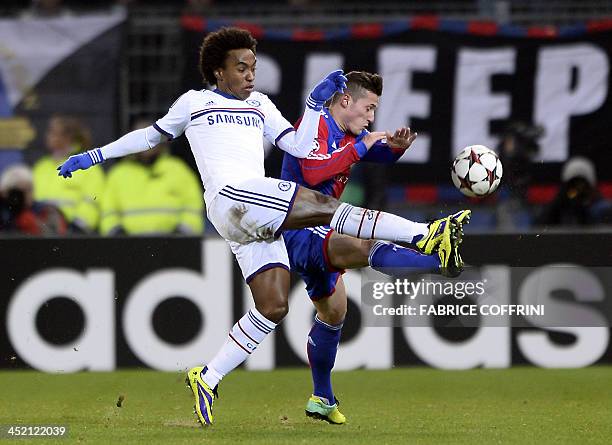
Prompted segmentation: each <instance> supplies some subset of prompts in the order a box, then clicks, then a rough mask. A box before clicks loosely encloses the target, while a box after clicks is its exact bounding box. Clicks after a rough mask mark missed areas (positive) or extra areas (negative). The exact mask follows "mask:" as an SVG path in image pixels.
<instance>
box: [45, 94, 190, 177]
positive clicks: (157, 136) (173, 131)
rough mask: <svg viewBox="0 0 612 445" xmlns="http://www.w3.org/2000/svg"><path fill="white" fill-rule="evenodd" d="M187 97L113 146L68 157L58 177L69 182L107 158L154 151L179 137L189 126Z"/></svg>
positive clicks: (113, 143)
mask: <svg viewBox="0 0 612 445" xmlns="http://www.w3.org/2000/svg"><path fill="white" fill-rule="evenodd" d="M189 118H190V113H189V93H185V94H183V95H182V96H181V97H179V98H178V99H177V100H176V102H174V103H173V104H172V106H171V107H170V109H169V110H168V113H166V115H165V116H164V117H162V118H161V119H160V120H158V121H157V122H156V123H155V124H153V125H151V126H149V127H147V128H141V129H138V130H134V131H131V132H129V133H127V134H126V135H124V136H121V137H120V138H119V139H117V140H116V141H114V142H111V143H110V144H108V145H105V146H104V147H100V148H94V149H93V150H89V151H87V152H85V153H79V154H78V155H74V156H70V157H69V158H68V160H67V161H66V162H64V163H63V164H62V165H60V166H59V167H58V168H57V169H58V170H59V173H58V175H59V176H63V177H64V178H71V177H72V172H74V171H76V170H86V169H88V168H89V167H91V166H92V165H96V164H100V163H102V162H104V161H106V160H107V159H109V158H119V157H121V156H126V155H129V154H132V153H138V152H141V151H145V150H148V149H150V148H153V147H155V146H156V145H157V144H159V143H160V142H162V140H165V139H166V138H169V139H172V138H173V137H177V136H179V135H180V134H182V133H183V131H184V129H185V126H186V125H187V123H188V122H189Z"/></svg>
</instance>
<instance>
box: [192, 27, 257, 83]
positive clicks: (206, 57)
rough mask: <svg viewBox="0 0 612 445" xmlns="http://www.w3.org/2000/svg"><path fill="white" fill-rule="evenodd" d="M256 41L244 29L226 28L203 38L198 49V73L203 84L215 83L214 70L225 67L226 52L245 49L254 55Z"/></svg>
mask: <svg viewBox="0 0 612 445" xmlns="http://www.w3.org/2000/svg"><path fill="white" fill-rule="evenodd" d="M256 46H257V40H255V38H253V36H252V35H251V33H250V32H249V31H247V30H245V29H240V28H232V27H226V28H221V29H220V30H218V31H215V32H211V33H209V34H207V35H206V37H204V40H203V42H202V46H201V47H200V72H201V73H202V77H203V79H204V81H205V82H208V83H209V84H210V85H214V84H216V83H217V79H216V78H215V70H216V69H218V68H222V67H223V66H224V65H225V59H226V57H227V52H228V51H231V50H233V49H243V48H247V49H250V50H251V51H253V53H254V54H255V47H256Z"/></svg>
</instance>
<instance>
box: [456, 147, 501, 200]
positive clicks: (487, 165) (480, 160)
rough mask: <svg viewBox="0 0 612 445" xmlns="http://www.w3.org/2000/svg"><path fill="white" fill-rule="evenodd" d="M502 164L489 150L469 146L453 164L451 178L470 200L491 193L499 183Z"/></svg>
mask: <svg viewBox="0 0 612 445" xmlns="http://www.w3.org/2000/svg"><path fill="white" fill-rule="evenodd" d="M502 174H503V167H502V163H501V161H500V160H499V157H498V156H497V153H495V152H494V151H493V150H491V149H490V148H487V147H485V146H484V145H470V146H468V147H465V148H464V149H463V150H461V153H459V154H458V155H457V157H456V158H455V161H454V162H453V167H452V169H451V178H452V180H453V184H455V187H457V188H458V189H459V191H460V192H461V193H463V194H464V195H466V196H469V197H471V198H475V197H483V196H487V195H490V194H491V193H493V192H494V191H495V190H496V189H497V187H498V186H499V183H500V182H501V178H502Z"/></svg>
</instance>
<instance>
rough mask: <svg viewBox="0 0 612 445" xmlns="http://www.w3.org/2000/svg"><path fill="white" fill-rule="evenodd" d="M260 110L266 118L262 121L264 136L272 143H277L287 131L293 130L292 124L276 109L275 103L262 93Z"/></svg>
mask: <svg viewBox="0 0 612 445" xmlns="http://www.w3.org/2000/svg"><path fill="white" fill-rule="evenodd" d="M262 102H263V104H262V111H263V112H264V114H265V116H266V119H265V121H264V137H265V138H266V139H267V140H268V141H269V142H270V143H272V144H274V145H277V143H278V141H279V140H280V139H281V138H282V137H283V136H285V135H286V134H287V133H289V132H292V131H295V128H293V125H291V124H290V123H289V121H288V120H287V119H285V117H284V116H283V115H282V114H281V112H280V111H278V108H276V105H274V103H272V101H271V100H270V99H269V98H268V96H265V95H262Z"/></svg>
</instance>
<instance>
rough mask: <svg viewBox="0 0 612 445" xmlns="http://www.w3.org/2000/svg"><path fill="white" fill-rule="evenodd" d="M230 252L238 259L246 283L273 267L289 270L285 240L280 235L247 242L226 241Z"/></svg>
mask: <svg viewBox="0 0 612 445" xmlns="http://www.w3.org/2000/svg"><path fill="white" fill-rule="evenodd" d="M227 242H228V244H229V245H230V248H231V249H232V252H233V253H234V255H235V256H236V259H237V260H238V264H239V265H240V270H242V276H243V277H244V280H245V281H246V283H247V284H249V282H250V281H251V280H252V279H253V278H255V276H256V275H257V274H258V273H260V272H263V271H265V270H268V269H272V268H274V267H282V268H283V269H287V270H289V269H290V268H289V255H287V248H286V247H285V240H284V239H283V236H282V235H281V236H280V237H279V238H276V239H274V238H272V239H270V240H265V241H253V242H251V243H248V244H238V243H235V242H234V241H227Z"/></svg>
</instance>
